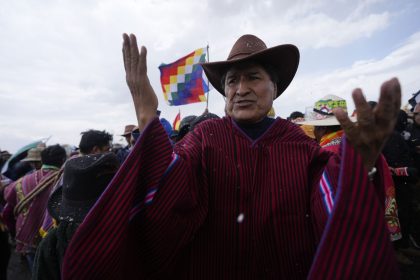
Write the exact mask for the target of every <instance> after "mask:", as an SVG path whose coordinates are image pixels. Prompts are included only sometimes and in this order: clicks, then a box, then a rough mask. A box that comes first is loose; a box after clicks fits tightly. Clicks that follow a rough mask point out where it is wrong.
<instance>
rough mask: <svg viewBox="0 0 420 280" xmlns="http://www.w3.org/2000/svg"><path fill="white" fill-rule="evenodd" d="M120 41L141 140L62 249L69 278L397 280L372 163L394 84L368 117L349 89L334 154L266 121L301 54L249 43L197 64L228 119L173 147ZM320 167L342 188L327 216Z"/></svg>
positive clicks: (129, 40) (396, 90)
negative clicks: (353, 117) (349, 110)
mask: <svg viewBox="0 0 420 280" xmlns="http://www.w3.org/2000/svg"><path fill="white" fill-rule="evenodd" d="M123 37H124V43H123V58H124V66H125V70H126V74H127V75H126V78H127V84H128V86H129V88H130V91H131V95H132V98H133V103H134V106H135V108H136V114H137V120H138V122H139V129H140V131H141V136H140V138H139V139H138V141H137V142H136V145H135V146H134V149H133V152H132V153H131V154H130V156H129V157H128V158H127V161H126V162H125V164H124V165H123V166H122V168H121V169H120V170H119V172H118V174H117V175H116V176H115V178H114V180H113V181H112V183H111V184H110V185H109V186H108V188H107V190H106V191H105V192H104V194H103V195H102V196H101V199H100V200H99V201H98V202H97V204H96V205H95V207H94V208H93V209H92V211H91V212H90V214H89V216H88V217H87V218H86V219H85V221H84V222H83V224H82V225H81V226H80V227H79V229H78V231H77V233H76V234H75V236H74V238H73V240H72V242H71V244H70V245H69V247H68V248H67V252H66V256H65V259H64V262H63V273H62V276H63V278H64V279H92V278H96V279H117V278H127V279H307V278H308V279H395V278H398V273H399V272H398V266H397V265H396V262H395V258H394V252H393V248H392V246H391V244H390V242H389V234H388V233H387V230H386V228H385V220H384V215H383V203H382V202H383V200H382V198H381V197H380V196H381V193H378V192H377V191H376V189H377V188H376V186H377V184H380V182H378V178H377V177H376V176H375V169H374V168H373V167H374V166H375V163H376V160H377V158H378V156H379V154H380V151H381V147H382V144H383V142H384V141H385V140H386V138H387V136H388V135H389V133H390V132H391V131H392V126H393V124H395V117H396V111H397V110H398V109H399V107H400V98H401V92H400V91H401V90H400V86H399V82H398V80H397V79H392V80H390V81H388V82H385V83H384V84H383V86H382V89H381V98H380V102H379V105H378V106H379V107H378V110H376V111H373V112H372V111H371V110H370V108H369V109H368V105H367V103H366V101H365V100H364V98H363V95H362V92H361V90H359V89H358V90H355V91H354V94H353V96H354V100H355V103H356V107H357V108H358V109H359V110H358V112H359V122H358V125H357V126H355V125H354V124H353V123H352V122H351V121H350V120H349V119H348V117H347V115H346V114H345V113H344V112H343V111H340V110H339V111H337V112H335V114H336V116H337V119H338V120H339V121H340V123H341V125H342V126H343V128H344V131H345V132H346V139H345V140H344V141H343V143H342V154H341V158H339V157H338V156H337V155H335V154H333V153H331V152H328V151H325V150H322V149H321V148H320V147H319V145H317V143H316V142H315V141H313V140H312V139H310V138H308V137H307V136H306V135H305V134H304V133H303V132H302V130H301V129H300V128H299V127H298V126H297V125H295V124H292V123H290V122H288V121H286V120H283V119H281V118H276V119H272V118H269V117H267V113H268V111H269V110H270V108H271V107H272V103H273V100H274V99H275V98H277V97H278V96H280V95H281V94H282V93H283V92H284V91H285V90H286V88H287V87H288V85H289V84H290V82H291V81H292V80H293V77H294V75H295V73H296V71H297V67H298V62H299V51H298V49H297V48H296V47H295V46H293V45H279V46H276V47H272V48H267V47H266V45H265V43H264V42H263V41H262V40H261V39H259V38H257V37H256V36H253V35H244V36H241V37H240V38H239V39H238V40H237V41H236V43H235V44H234V46H233V47H232V50H231V52H230V54H229V56H228V59H227V60H226V61H220V62H211V63H204V64H202V66H203V69H204V71H205V73H206V76H207V77H208V79H209V81H210V83H211V84H212V85H213V86H214V88H215V89H216V90H217V91H219V92H220V93H221V94H222V95H224V96H225V97H226V104H225V111H226V112H227V116H225V117H223V118H221V119H213V120H208V121H206V122H203V123H201V124H199V125H197V126H196V127H195V129H194V131H192V132H191V133H188V134H187V135H186V136H185V137H184V139H183V140H182V141H181V142H179V144H176V145H175V146H174V147H172V145H171V143H170V141H169V139H168V137H167V135H166V133H165V131H164V129H163V127H162V125H161V124H160V123H159V120H158V117H157V116H156V109H157V106H158V99H157V97H156V94H155V92H154V90H153V88H152V86H151V84H150V81H149V78H148V75H147V64H146V49H145V48H144V47H142V48H141V51H140V52H139V50H138V47H137V42H136V37H135V36H134V35H130V36H128V35H127V34H124V36H123ZM325 171H328V172H329V174H332V180H331V184H332V185H333V187H334V188H336V189H337V197H336V200H335V205H334V209H333V210H332V212H331V214H328V212H326V209H325V205H324V203H323V200H322V193H320V191H319V187H318V186H319V183H320V179H321V176H322V174H323V173H324V172H325ZM355 190H357V191H355ZM367 202H368V203H367ZM115 213H118V214H115ZM111 234H112V236H113V238H98V236H109V235H111ZM87 247H89V250H88V251H87V250H86V249H85V248H87Z"/></svg>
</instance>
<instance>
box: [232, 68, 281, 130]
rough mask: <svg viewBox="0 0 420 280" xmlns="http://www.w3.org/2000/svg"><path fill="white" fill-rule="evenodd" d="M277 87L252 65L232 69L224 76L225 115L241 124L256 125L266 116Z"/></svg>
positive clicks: (264, 72)
mask: <svg viewBox="0 0 420 280" xmlns="http://www.w3.org/2000/svg"><path fill="white" fill-rule="evenodd" d="M276 92H277V85H276V84H275V83H273V82H272V81H271V79H270V76H269V75H268V73H267V72H266V71H265V70H264V68H262V67H261V66H259V65H257V64H254V63H246V64H240V65H238V66H234V67H232V68H231V69H230V70H229V71H228V72H227V74H226V80H225V95H226V113H227V114H228V115H229V116H231V117H232V118H233V119H234V120H236V121H238V122H243V123H256V122H259V121H261V120H262V119H263V118H264V117H265V116H267V113H268V111H270V108H271V106H272V105H273V99H274V96H275V94H276Z"/></svg>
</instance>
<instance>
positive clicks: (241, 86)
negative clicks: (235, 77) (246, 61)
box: [236, 77, 249, 95]
mask: <svg viewBox="0 0 420 280" xmlns="http://www.w3.org/2000/svg"><path fill="white" fill-rule="evenodd" d="M248 92H249V85H248V82H247V80H246V79H245V78H243V77H241V78H240V79H239V82H238V87H237V89H236V94H238V95H245V94H247V93H248Z"/></svg>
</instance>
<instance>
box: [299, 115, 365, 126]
mask: <svg viewBox="0 0 420 280" xmlns="http://www.w3.org/2000/svg"><path fill="white" fill-rule="evenodd" d="M349 119H350V120H351V121H352V122H357V118H356V117H349ZM296 124H298V125H312V126H334V125H340V123H339V122H338V120H337V118H336V117H335V116H332V117H331V118H327V119H323V120H308V121H302V122H296Z"/></svg>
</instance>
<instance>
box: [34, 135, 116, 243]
mask: <svg viewBox="0 0 420 280" xmlns="http://www.w3.org/2000/svg"><path fill="white" fill-rule="evenodd" d="M81 135H82V137H81V138H80V142H79V153H78V154H76V155H74V156H73V157H78V156H80V155H94V154H102V153H107V152H109V151H110V150H111V147H112V140H113V137H112V135H111V134H109V133H108V132H106V131H100V130H94V129H90V130H87V131H84V132H82V133H81ZM63 171H64V168H61V169H60V172H59V175H58V176H59V178H58V179H57V181H56V182H55V184H54V187H53V188H52V190H51V192H53V191H55V190H56V189H58V188H59V187H60V186H61V185H62V184H63ZM52 227H54V220H53V218H52V217H51V215H50V214H49V213H48V212H45V214H44V218H43V222H42V224H41V227H40V228H39V233H40V235H41V236H42V237H45V236H46V235H47V233H48V231H49V230H50V229H51V228H52Z"/></svg>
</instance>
